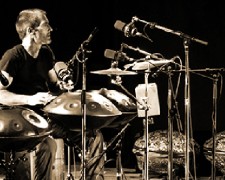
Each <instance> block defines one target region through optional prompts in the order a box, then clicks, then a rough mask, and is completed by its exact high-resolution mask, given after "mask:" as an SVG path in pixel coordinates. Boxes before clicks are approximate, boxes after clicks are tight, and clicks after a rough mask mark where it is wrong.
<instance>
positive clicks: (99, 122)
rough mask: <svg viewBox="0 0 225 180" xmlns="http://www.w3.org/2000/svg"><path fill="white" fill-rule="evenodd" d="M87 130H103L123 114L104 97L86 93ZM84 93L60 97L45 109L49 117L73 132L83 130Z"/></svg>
mask: <svg viewBox="0 0 225 180" xmlns="http://www.w3.org/2000/svg"><path fill="white" fill-rule="evenodd" d="M85 94H86V116H87V123H86V124H87V129H101V128H102V127H105V126H107V125H108V124H110V123H111V122H112V121H113V120H114V119H116V118H117V117H118V116H120V115H121V114H122V113H121V111H119V110H118V108H117V107H116V106H115V105H114V104H113V103H112V102H111V101H110V100H109V99H107V98H105V97H104V96H102V95H100V94H98V93H94V92H86V93H85ZM81 95H82V91H80V90H78V91H75V92H66V93H63V94H61V95H59V96H58V97H57V98H55V99H54V100H53V101H52V102H50V103H49V104H48V105H46V106H45V107H44V109H43V110H44V112H45V113H46V114H47V115H48V117H49V118H50V119H52V120H55V121H56V122H59V123H60V124H63V125H64V126H65V127H67V128H69V129H70V130H73V131H77V130H78V131H80V130H81V128H82V121H81V116H82V115H83V114H82V102H81Z"/></svg>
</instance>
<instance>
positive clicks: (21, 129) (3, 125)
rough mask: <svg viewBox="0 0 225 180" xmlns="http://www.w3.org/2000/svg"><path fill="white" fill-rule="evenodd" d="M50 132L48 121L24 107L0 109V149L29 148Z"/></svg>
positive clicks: (17, 150)
mask: <svg viewBox="0 0 225 180" xmlns="http://www.w3.org/2000/svg"><path fill="white" fill-rule="evenodd" d="M50 133H51V131H50V129H49V126H48V122H47V121H46V120H45V119H44V118H43V117H41V116H40V115H39V114H37V113H35V112H34V111H33V110H30V109H27V108H25V107H20V106H15V107H8V106H4V107H1V109H0V141H1V143H0V151H3V152H9V151H16V152H19V151H24V150H31V149H33V148H34V147H35V146H36V145H37V144H39V143H40V142H41V141H42V140H43V139H44V138H46V137H47V136H48V135H49V134H50Z"/></svg>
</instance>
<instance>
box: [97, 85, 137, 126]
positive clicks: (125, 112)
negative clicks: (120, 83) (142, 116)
mask: <svg viewBox="0 0 225 180" xmlns="http://www.w3.org/2000/svg"><path fill="white" fill-rule="evenodd" d="M93 92H96V93H99V94H101V95H103V96H104V97H106V98H107V99H109V100H110V101H111V102H112V103H113V104H114V105H115V106H116V107H117V108H118V109H119V110H120V111H121V112H122V115H121V116H120V117H118V118H117V119H115V120H114V121H113V122H112V123H110V124H109V125H108V126H107V128H118V127H120V126H122V125H125V124H127V123H128V122H130V121H131V120H133V119H134V118H135V117H136V116H137V105H136V103H135V102H134V101H133V100H132V99H131V98H130V97H128V96H127V95H125V94H123V93H122V92H119V91H116V90H108V89H107V88H101V89H100V90H93Z"/></svg>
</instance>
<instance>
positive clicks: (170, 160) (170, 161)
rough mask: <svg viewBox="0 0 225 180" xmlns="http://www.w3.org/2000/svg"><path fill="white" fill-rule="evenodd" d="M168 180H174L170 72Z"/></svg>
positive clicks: (170, 84) (169, 79) (170, 83)
mask: <svg viewBox="0 0 225 180" xmlns="http://www.w3.org/2000/svg"><path fill="white" fill-rule="evenodd" d="M167 96H168V97H167V106H168V178H169V179H173V119H172V115H171V113H172V112H171V111H172V79H171V72H168V95H167Z"/></svg>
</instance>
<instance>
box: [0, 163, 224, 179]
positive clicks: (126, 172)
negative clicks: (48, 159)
mask: <svg viewBox="0 0 225 180" xmlns="http://www.w3.org/2000/svg"><path fill="white" fill-rule="evenodd" d="M78 169H79V167H76V169H74V166H71V170H70V173H69V172H68V168H67V167H65V171H64V174H63V176H62V178H61V179H57V180H68V179H71V180H72V179H73V180H82V178H81V175H80V171H78ZM75 171H76V173H74V172H75ZM122 172H123V173H122V174H119V175H117V174H118V173H117V169H116V168H105V171H104V180H144V178H142V173H138V172H136V170H135V169H129V168H122ZM68 177H69V178H68ZM209 179H210V177H197V180H209ZM0 180H7V179H5V172H4V170H3V169H2V168H1V169H0ZM15 180H16V179H15ZM149 180H167V178H166V177H155V176H154V177H152V175H151V174H149ZM173 180H185V178H183V177H177V178H175V179H173ZM193 180H194V179H193ZM216 180H224V177H222V176H217V177H216Z"/></svg>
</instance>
